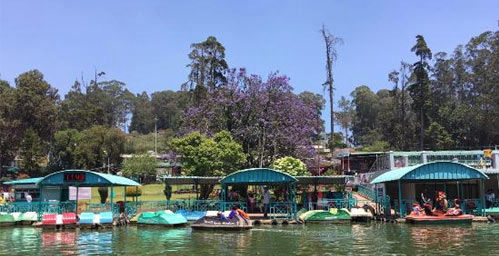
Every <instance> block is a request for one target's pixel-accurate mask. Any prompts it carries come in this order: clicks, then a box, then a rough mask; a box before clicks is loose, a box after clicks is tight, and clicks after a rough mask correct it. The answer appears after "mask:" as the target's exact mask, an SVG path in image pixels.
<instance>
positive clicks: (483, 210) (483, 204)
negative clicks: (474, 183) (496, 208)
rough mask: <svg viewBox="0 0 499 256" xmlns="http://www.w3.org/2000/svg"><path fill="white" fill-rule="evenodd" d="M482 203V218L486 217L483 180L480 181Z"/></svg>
mask: <svg viewBox="0 0 499 256" xmlns="http://www.w3.org/2000/svg"><path fill="white" fill-rule="evenodd" d="M479 187H480V201H481V204H482V209H481V210H482V212H481V214H482V216H483V215H484V213H485V191H484V184H483V180H480V186H479Z"/></svg>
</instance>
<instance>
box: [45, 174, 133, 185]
mask: <svg viewBox="0 0 499 256" xmlns="http://www.w3.org/2000/svg"><path fill="white" fill-rule="evenodd" d="M66 174H85V175H84V178H83V179H82V180H65V179H66V177H67V176H66ZM37 185H44V186H61V185H79V186H85V187H107V186H140V184H139V183H137V182H135V181H133V180H131V179H128V178H125V177H121V176H116V175H111V174H105V173H99V172H92V171H88V170H64V171H60V172H54V173H51V174H49V175H47V176H45V177H43V178H42V179H41V180H39V181H38V182H37Z"/></svg>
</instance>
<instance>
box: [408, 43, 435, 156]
mask: <svg viewBox="0 0 499 256" xmlns="http://www.w3.org/2000/svg"><path fill="white" fill-rule="evenodd" d="M411 51H412V52H414V53H415V54H416V56H418V57H419V61H418V62H416V63H414V64H413V74H412V80H413V83H412V84H411V85H410V86H409V92H410V94H411V97H412V99H413V100H414V102H413V104H412V107H413V108H414V111H415V112H417V113H418V126H419V150H423V149H424V131H425V128H426V126H425V123H427V122H426V121H427V120H428V118H427V115H426V111H427V109H428V105H429V94H430V88H429V85H430V78H429V75H428V73H429V69H430V65H429V63H428V61H429V60H431V58H432V53H431V50H430V48H429V47H428V45H427V44H426V41H425V39H424V37H423V36H422V35H417V36H416V44H415V45H414V46H413V47H412V48H411Z"/></svg>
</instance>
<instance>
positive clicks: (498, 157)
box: [492, 150, 499, 170]
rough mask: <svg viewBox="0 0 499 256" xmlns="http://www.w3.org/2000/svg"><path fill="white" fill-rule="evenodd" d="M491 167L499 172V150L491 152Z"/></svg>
mask: <svg viewBox="0 0 499 256" xmlns="http://www.w3.org/2000/svg"><path fill="white" fill-rule="evenodd" d="M492 167H493V168H494V169H496V170H499V150H494V151H492Z"/></svg>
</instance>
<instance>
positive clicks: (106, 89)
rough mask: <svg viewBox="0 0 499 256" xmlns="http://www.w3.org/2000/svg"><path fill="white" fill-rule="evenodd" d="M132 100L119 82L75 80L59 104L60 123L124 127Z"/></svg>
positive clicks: (73, 126)
mask: <svg viewBox="0 0 499 256" xmlns="http://www.w3.org/2000/svg"><path fill="white" fill-rule="evenodd" d="M96 79H97V76H96ZM133 102H134V95H133V94H132V93H131V92H130V91H128V89H126V85H125V83H123V82H120V81H117V80H110V81H102V82H99V81H96V80H92V81H91V82H90V84H89V85H85V84H84V83H83V82H82V83H80V82H78V81H76V82H75V83H74V85H73V87H72V88H71V90H70V91H69V92H68V93H67V94H66V96H65V99H64V100H63V101H62V103H61V123H62V124H63V127H64V128H74V129H78V130H84V129H87V128H90V127H92V126H94V125H106V126H113V127H119V128H124V125H125V124H126V123H127V121H128V116H129V114H130V113H131V110H132V106H133Z"/></svg>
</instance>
